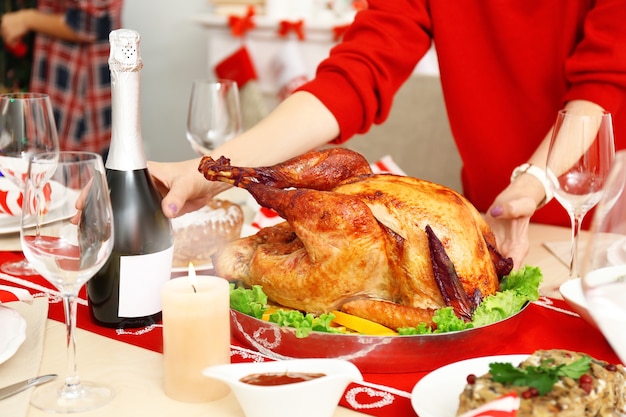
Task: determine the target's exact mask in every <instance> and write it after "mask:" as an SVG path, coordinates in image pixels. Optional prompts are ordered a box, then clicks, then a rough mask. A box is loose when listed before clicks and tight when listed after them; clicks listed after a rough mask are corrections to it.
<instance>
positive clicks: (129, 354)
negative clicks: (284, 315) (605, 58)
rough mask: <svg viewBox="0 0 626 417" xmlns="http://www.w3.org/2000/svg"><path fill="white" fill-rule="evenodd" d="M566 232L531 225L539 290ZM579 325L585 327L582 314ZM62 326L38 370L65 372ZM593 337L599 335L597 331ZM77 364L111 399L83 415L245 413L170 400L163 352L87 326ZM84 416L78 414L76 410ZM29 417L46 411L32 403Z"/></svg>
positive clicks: (554, 272)
mask: <svg viewBox="0 0 626 417" xmlns="http://www.w3.org/2000/svg"><path fill="white" fill-rule="evenodd" d="M569 237H570V231H569V229H566V228H561V227H554V226H545V225H531V228H530V238H531V248H530V252H529V254H528V257H527V259H526V262H525V263H527V264H529V265H536V266H539V267H540V268H541V269H542V271H543V273H544V278H545V281H544V284H543V285H542V293H543V295H548V296H550V297H559V295H558V292H556V291H555V290H554V288H556V287H557V286H558V284H559V283H560V282H562V281H563V280H565V279H566V278H567V267H566V266H565V264H563V263H562V262H561V261H560V260H558V259H557V258H556V257H555V256H554V255H553V254H552V253H551V252H550V251H549V250H548V249H546V248H545V247H544V246H543V242H546V241H567V240H568V239H569ZM575 320H577V321H580V326H586V323H584V322H583V321H582V320H581V319H578V318H575ZM64 332H65V327H64V325H63V324H62V323H60V322H58V321H55V320H50V319H48V320H47V323H46V334H45V341H44V354H43V359H42V363H41V369H40V372H39V373H40V374H45V373H58V374H59V375H64V373H65V359H66V358H65V345H64V338H65V333H64ZM596 337H597V336H596ZM77 342H78V358H77V359H78V367H79V371H80V374H81V377H82V378H83V379H85V380H95V381H99V382H104V383H108V384H110V385H112V386H113V387H114V389H115V391H116V397H115V399H114V400H113V401H112V402H111V403H110V404H109V405H108V406H106V407H104V408H102V409H99V410H95V411H91V412H89V413H84V415H85V416H89V417H97V416H107V417H108V416H116V417H126V416H135V415H146V416H167V415H184V416H186V417H193V416H203V417H204V416H209V415H211V416H224V417H229V416H232V417H243V412H242V411H241V409H240V407H239V405H238V403H237V401H236V399H235V398H234V396H233V395H232V394H229V395H228V396H227V397H225V398H223V399H221V400H218V401H216V402H212V403H202V404H188V403H182V402H178V401H174V400H171V399H169V398H168V397H167V396H165V394H164V393H163V390H162V387H161V380H162V367H161V366H162V363H161V354H159V353H157V352H154V351H150V350H147V349H143V348H140V347H137V346H133V345H130V344H127V343H123V342H119V341H116V340H113V339H110V338H107V337H104V336H100V335H97V334H94V333H91V332H88V331H85V330H81V329H78V330H77ZM79 415H82V414H79ZM364 415H366V414H363V413H359V412H356V411H352V410H350V409H347V408H344V407H338V408H337V410H336V412H335V416H336V417H350V416H354V417H356V416H364ZM28 416H29V417H37V416H49V414H47V413H44V412H41V411H39V410H37V409H35V408H32V407H31V408H30V410H29V413H28Z"/></svg>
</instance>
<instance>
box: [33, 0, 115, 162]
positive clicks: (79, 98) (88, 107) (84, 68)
mask: <svg viewBox="0 0 626 417" xmlns="http://www.w3.org/2000/svg"><path fill="white" fill-rule="evenodd" d="M122 2H123V0H39V1H38V6H37V9H38V10H39V11H41V12H43V13H47V14H63V15H65V22H66V23H67V24H68V25H69V26H70V27H71V28H72V29H73V30H74V31H75V32H76V33H78V34H80V35H83V36H88V37H90V38H92V39H95V40H94V41H93V42H90V43H89V42H86V43H74V42H67V41H63V40H60V39H57V38H53V37H50V36H47V35H43V34H37V36H36V39H35V49H34V56H33V70H32V75H31V84H30V89H31V91H34V92H42V93H46V94H48V95H49V96H50V101H51V102H52V106H53V109H54V116H55V120H56V124H57V129H58V132H59V144H60V147H61V150H83V151H92V152H98V153H100V154H105V153H106V152H107V150H108V147H109V142H110V139H111V74H110V72H109V65H108V58H109V33H110V31H111V30H114V29H118V28H120V27H121V13H122Z"/></svg>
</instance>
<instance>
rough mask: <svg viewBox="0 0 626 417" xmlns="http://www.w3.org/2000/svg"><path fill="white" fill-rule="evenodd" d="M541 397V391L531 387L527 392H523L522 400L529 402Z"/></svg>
mask: <svg viewBox="0 0 626 417" xmlns="http://www.w3.org/2000/svg"><path fill="white" fill-rule="evenodd" d="M538 395H539V390H538V389H537V388H535V387H530V388H528V389H527V390H526V391H524V392H522V398H523V399H525V400H528V399H530V398H533V397H537V396H538Z"/></svg>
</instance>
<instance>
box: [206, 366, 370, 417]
mask: <svg viewBox="0 0 626 417" xmlns="http://www.w3.org/2000/svg"><path fill="white" fill-rule="evenodd" d="M287 372H289V373H322V374H324V376H322V377H319V378H315V379H311V380H308V381H304V382H296V383H292V384H285V385H274V386H260V385H252V384H248V383H245V382H241V381H240V379H241V378H243V377H245V376H248V375H251V374H265V373H271V374H274V373H287ZM203 373H204V375H205V376H207V377H210V378H214V379H218V380H220V381H222V382H224V383H226V384H227V385H228V386H229V387H230V389H231V390H232V392H233V394H234V395H235V397H237V400H238V401H239V404H240V405H241V408H242V409H243V412H244V414H245V415H246V417H268V416H272V417H293V416H298V417H331V416H332V415H333V413H334V412H335V410H336V408H337V404H338V403H339V400H340V399H341V397H342V395H343V393H344V391H345V390H346V388H347V386H348V385H349V384H350V383H351V382H356V381H362V380H363V377H362V375H361V372H360V371H359V370H358V368H357V367H356V366H355V365H354V364H352V363H350V362H348V361H344V360H340V359H293V360H286V361H273V362H251V363H236V364H230V365H219V366H212V367H209V368H207V369H205V370H204V372H203Z"/></svg>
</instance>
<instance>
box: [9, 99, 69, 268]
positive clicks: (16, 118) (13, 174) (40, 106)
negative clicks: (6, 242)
mask: <svg viewBox="0 0 626 417" xmlns="http://www.w3.org/2000/svg"><path fill="white" fill-rule="evenodd" d="M39 152H56V153H58V152H59V139H58V136H57V129H56V124H55V122H54V115H53V113H52V106H51V104H50V99H49V97H48V96H47V95H46V94H39V93H12V94H3V95H1V96H0V172H2V175H4V176H5V177H6V178H8V179H9V180H10V181H11V182H12V183H13V184H15V185H16V186H17V187H18V188H19V189H20V191H23V190H24V181H25V178H26V170H27V169H28V160H29V158H30V156H32V155H33V154H36V153H39ZM22 201H23V202H24V201H27V200H25V199H24V198H22ZM0 269H2V271H3V272H6V273H8V274H13V275H36V274H37V271H35V270H34V269H33V268H31V267H30V266H29V264H28V261H26V260H20V261H11V262H6V263H4V264H3V265H2V267H1V268H0Z"/></svg>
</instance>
